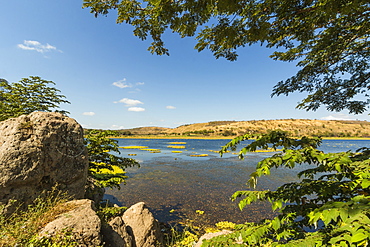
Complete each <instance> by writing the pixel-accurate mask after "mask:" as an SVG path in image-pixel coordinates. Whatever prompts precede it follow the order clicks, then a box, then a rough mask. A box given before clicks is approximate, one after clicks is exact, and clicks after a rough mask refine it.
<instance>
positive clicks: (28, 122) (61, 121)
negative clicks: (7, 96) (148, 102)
mask: <svg viewBox="0 0 370 247" xmlns="http://www.w3.org/2000/svg"><path fill="white" fill-rule="evenodd" d="M83 140H84V139H83V129H82V127H81V126H80V125H79V124H78V123H77V122H76V121H75V120H74V119H72V118H69V117H66V116H64V115H62V114H60V113H51V112H34V113H31V114H29V115H22V116H20V117H18V118H11V119H8V120H6V121H2V122H0V205H2V204H3V205H4V204H5V205H6V204H7V203H8V202H9V200H17V201H18V202H20V203H22V204H23V205H28V204H30V203H32V201H33V200H34V199H35V198H37V197H38V196H39V195H40V193H41V192H42V191H47V190H51V189H52V187H54V186H55V185H57V186H58V187H57V189H60V190H62V191H65V192H67V193H68V194H69V195H70V196H71V197H72V198H77V199H78V198H83V196H84V186H85V184H86V179H87V170H88V155H87V150H86V147H85V146H84V141H83ZM11 210H12V209H11V207H8V208H7V212H10V211H11Z"/></svg>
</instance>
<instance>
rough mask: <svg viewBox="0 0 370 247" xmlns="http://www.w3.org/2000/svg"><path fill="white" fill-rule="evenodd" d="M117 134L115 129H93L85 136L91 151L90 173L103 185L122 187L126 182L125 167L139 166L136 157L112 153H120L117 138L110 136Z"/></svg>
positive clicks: (88, 148)
mask: <svg viewBox="0 0 370 247" xmlns="http://www.w3.org/2000/svg"><path fill="white" fill-rule="evenodd" d="M110 136H116V133H115V132H114V131H110V130H106V131H98V130H91V131H89V133H88V134H87V135H86V136H85V145H86V147H87V150H88V153H89V175H90V176H91V177H93V178H94V179H95V180H96V181H97V183H98V184H99V185H100V186H101V187H110V188H118V189H119V188H120V184H121V183H124V182H125V179H126V178H127V176H125V171H124V170H125V168H127V167H132V166H139V163H138V162H137V161H135V160H134V159H130V158H122V157H119V156H116V155H114V154H112V152H116V153H120V152H119V149H118V144H117V141H116V140H113V139H111V138H109V137H110Z"/></svg>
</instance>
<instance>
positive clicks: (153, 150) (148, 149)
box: [140, 148, 161, 152]
mask: <svg viewBox="0 0 370 247" xmlns="http://www.w3.org/2000/svg"><path fill="white" fill-rule="evenodd" d="M140 150H143V151H150V152H161V150H160V149H156V148H141V149H140Z"/></svg>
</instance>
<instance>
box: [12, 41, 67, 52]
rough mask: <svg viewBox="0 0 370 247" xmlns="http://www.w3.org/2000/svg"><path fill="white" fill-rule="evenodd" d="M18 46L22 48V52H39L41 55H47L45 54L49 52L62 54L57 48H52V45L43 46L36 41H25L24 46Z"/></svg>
mask: <svg viewBox="0 0 370 247" xmlns="http://www.w3.org/2000/svg"><path fill="white" fill-rule="evenodd" d="M17 46H18V48H20V49H22V50H28V51H37V52H40V53H45V52H49V51H59V52H62V51H60V50H57V48H56V47H55V46H52V45H49V44H46V45H43V44H41V43H40V42H38V41H35V40H24V41H23V44H18V45H17Z"/></svg>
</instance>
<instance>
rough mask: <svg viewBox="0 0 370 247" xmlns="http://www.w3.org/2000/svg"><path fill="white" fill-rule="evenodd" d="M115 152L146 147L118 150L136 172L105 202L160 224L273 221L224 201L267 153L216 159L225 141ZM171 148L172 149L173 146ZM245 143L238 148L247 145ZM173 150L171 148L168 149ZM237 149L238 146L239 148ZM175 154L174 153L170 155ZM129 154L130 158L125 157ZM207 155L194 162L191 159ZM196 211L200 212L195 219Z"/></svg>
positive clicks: (350, 146) (346, 144)
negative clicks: (146, 211)
mask: <svg viewBox="0 0 370 247" xmlns="http://www.w3.org/2000/svg"><path fill="white" fill-rule="evenodd" d="M117 141H118V144H119V146H146V147H148V149H159V150H160V152H157V153H151V151H150V150H140V149H120V151H121V156H122V157H129V158H134V159H136V160H138V161H139V162H140V165H141V167H140V168H128V169H126V172H127V175H128V176H129V178H128V179H127V184H126V185H122V186H121V190H117V189H114V190H111V189H107V191H106V197H107V198H111V199H112V198H113V197H114V199H115V201H116V202H117V203H119V204H120V205H123V206H130V205H132V204H135V203H137V202H140V201H143V202H145V203H146V205H147V206H148V207H149V208H150V210H151V212H152V213H153V214H154V216H155V217H156V219H158V220H159V221H160V222H168V223H178V222H181V221H184V219H191V220H195V221H196V222H198V223H199V224H203V225H212V224H214V223H216V222H218V221H226V220H227V221H232V222H235V223H243V222H245V221H253V222H257V221H259V220H261V219H263V218H266V217H272V216H273V215H274V213H273V212H271V210H270V207H269V204H265V203H255V204H252V205H249V206H246V207H245V208H244V210H243V211H240V210H239V208H238V205H237V202H232V201H231V200H230V196H231V195H232V194H233V193H234V192H235V191H238V190H246V189H247V186H246V185H245V183H246V182H247V180H248V177H249V174H250V173H252V172H253V171H254V169H255V166H256V164H257V162H258V161H260V160H261V159H263V158H265V157H269V156H271V154H272V153H251V154H249V155H248V156H247V157H246V158H245V159H244V160H239V159H238V157H237V155H236V154H233V153H227V154H225V155H224V156H223V157H222V158H221V157H220V156H219V154H218V153H217V151H218V150H220V148H221V146H223V145H225V144H226V143H227V142H228V140H204V139H117ZM174 142H176V143H174ZM247 143H248V141H245V142H243V145H244V144H247ZM369 145H370V140H323V143H322V146H321V147H320V149H321V150H323V151H325V152H342V151H347V150H353V151H355V150H356V149H358V148H360V147H364V146H369ZM169 146H174V147H169ZM240 147H242V146H240ZM173 151H177V152H175V153H174V152H173ZM132 154H135V156H129V155H132ZM199 154H203V155H207V156H205V157H197V156H194V155H199ZM300 170H302V166H301V167H300V166H298V167H296V168H295V169H292V170H290V169H274V170H273V172H271V175H270V176H267V177H263V178H261V179H259V182H258V186H257V189H260V190H261V189H263V190H265V189H270V190H273V189H275V188H276V187H278V186H280V185H282V184H284V183H286V182H288V181H294V180H296V174H297V172H298V171H300ZM196 210H201V211H204V214H202V215H200V214H197V213H196Z"/></svg>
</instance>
